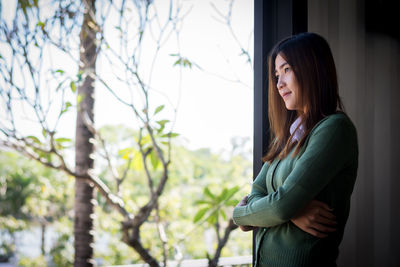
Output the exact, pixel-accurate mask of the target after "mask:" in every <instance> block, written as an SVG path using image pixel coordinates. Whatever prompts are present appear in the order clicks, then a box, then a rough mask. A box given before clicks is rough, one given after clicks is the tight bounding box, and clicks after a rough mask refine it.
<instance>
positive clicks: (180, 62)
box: [174, 59, 182, 66]
mask: <svg viewBox="0 0 400 267" xmlns="http://www.w3.org/2000/svg"><path fill="white" fill-rule="evenodd" d="M176 65H182V59H178V60H177V61H175V63H174V66H176Z"/></svg>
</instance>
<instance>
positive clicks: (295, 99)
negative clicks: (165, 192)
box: [275, 54, 301, 110]
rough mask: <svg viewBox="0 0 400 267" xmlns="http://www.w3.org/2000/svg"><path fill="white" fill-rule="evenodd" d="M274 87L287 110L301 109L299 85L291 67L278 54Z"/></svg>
mask: <svg viewBox="0 0 400 267" xmlns="http://www.w3.org/2000/svg"><path fill="white" fill-rule="evenodd" d="M275 76H276V78H277V81H278V82H277V84H276V87H277V88H278V92H279V94H280V95H281V97H282V99H283V101H284V102H285V105H286V108H287V109H288V110H301V109H300V107H299V85H298V82H297V79H296V76H295V75H294V72H293V69H292V67H291V66H290V65H289V64H288V63H287V62H286V60H285V59H284V58H283V57H282V56H281V55H280V54H278V55H277V56H276V59H275Z"/></svg>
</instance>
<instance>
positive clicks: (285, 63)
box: [275, 62, 289, 73]
mask: <svg viewBox="0 0 400 267" xmlns="http://www.w3.org/2000/svg"><path fill="white" fill-rule="evenodd" d="M285 65H289V63H287V62H284V63H282V64H281V65H280V66H279V68H278V69H281V68H282V67H283V66H285ZM277 72H278V70H277V69H275V73H277Z"/></svg>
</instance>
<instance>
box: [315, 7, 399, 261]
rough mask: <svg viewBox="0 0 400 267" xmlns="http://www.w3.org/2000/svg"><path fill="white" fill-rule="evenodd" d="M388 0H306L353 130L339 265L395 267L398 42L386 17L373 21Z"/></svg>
mask: <svg viewBox="0 0 400 267" xmlns="http://www.w3.org/2000/svg"><path fill="white" fill-rule="evenodd" d="M375 2H379V1H375ZM381 2H382V1H381ZM391 2H392V1H386V3H387V5H386V6H385V8H386V11H387V12H386V13H385V12H383V13H380V12H382V11H381V9H379V8H376V7H375V6H374V5H372V6H371V3H372V4H373V2H372V1H361V0H326V1H320V0H308V30H309V31H313V32H317V33H320V34H321V35H323V36H324V37H325V38H326V39H327V40H328V42H329V43H330V45H331V48H332V50H333V54H334V57H335V61H336V67H337V70H338V77H339V85H340V93H341V96H342V98H343V101H344V104H345V107H346V111H347V113H348V114H349V116H350V117H351V118H352V119H353V122H354V123H355V125H356V127H357V130H358V137H359V149H360V156H359V172H358V177H357V182H356V186H355V191H354V194H353V198H352V208H351V213H350V217H349V221H348V225H347V228H346V231H345V236H344V240H343V242H342V246H341V251H340V256H339V260H338V264H339V266H377V267H378V266H379V267H380V266H400V245H399V242H400V205H399V204H400V175H399V173H400V170H399V167H400V161H399V154H400V140H399V139H400V86H399V85H400V63H399V62H400V41H399V38H398V32H393V31H391V30H390V27H388V25H389V26H390V22H389V24H388V25H386V27H385V26H384V25H385V24H378V23H381V22H382V21H383V22H382V23H386V24H387V23H388V22H387V21H388V19H387V18H385V16H387V15H389V14H392V13H393V12H392V11H391V12H392V13H390V12H388V11H390V10H391V9H394V8H395V7H394V5H392V6H391V5H390V3H391ZM374 7H375V13H374ZM374 14H375V16H373V15H374ZM371 16H372V17H371ZM399 16H400V14H398V15H397V18H398V17H399ZM381 18H383V20H381ZM380 27H384V29H383V30H379V29H380ZM392 28H393V27H392ZM394 28H396V29H398V26H397V25H396V27H394ZM394 28H393V29H394Z"/></svg>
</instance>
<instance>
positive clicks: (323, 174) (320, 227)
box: [233, 120, 356, 237]
mask: <svg viewBox="0 0 400 267" xmlns="http://www.w3.org/2000/svg"><path fill="white" fill-rule="evenodd" d="M354 136H355V138H356V135H355V132H354V131H353V130H352V129H351V127H348V125H346V123H345V122H344V121H340V120H339V121H337V120H336V121H331V122H329V123H327V124H326V125H324V127H321V128H319V129H316V131H315V132H314V133H313V134H312V136H311V137H310V139H309V143H308V145H307V147H306V149H305V151H304V153H303V154H302V155H301V157H300V158H299V159H298V160H297V161H296V164H295V166H294V168H293V170H292V171H291V173H290V174H289V176H288V177H287V178H286V180H285V182H284V183H283V184H282V185H281V186H279V187H278V188H277V190H276V192H273V193H270V194H268V192H267V191H266V184H265V183H266V178H265V177H266V173H267V170H268V167H269V166H268V163H266V164H264V166H263V168H262V170H261V172H260V173H259V175H258V176H257V178H256V179H255V181H254V183H253V186H252V192H251V194H250V195H249V197H248V199H246V198H244V199H243V200H242V201H241V203H239V205H238V206H237V207H236V208H235V209H234V214H233V219H234V221H235V223H236V224H237V225H239V226H243V227H241V228H242V229H243V230H249V229H251V228H250V227H246V226H247V225H250V226H253V227H273V226H276V225H279V224H282V223H285V222H288V221H292V222H293V223H294V224H295V225H296V226H298V227H299V228H300V229H302V230H304V231H305V232H308V233H310V234H312V235H314V236H318V237H324V236H326V234H327V233H329V232H331V231H334V230H335V228H334V227H333V226H334V225H335V224H336V221H335V216H334V215H333V213H332V210H331V209H330V207H328V205H327V204H325V203H323V202H320V201H316V200H314V198H315V197H316V195H317V194H318V193H319V192H321V191H322V190H323V188H324V187H325V186H326V185H327V184H328V183H329V182H330V181H331V180H332V178H333V177H335V176H336V175H337V174H338V172H339V171H340V170H341V169H342V168H343V166H344V165H345V164H346V163H347V161H348V159H349V158H348V157H351V156H352V154H353V153H354V151H355V150H353V148H352V147H354V146H352V145H353V143H354V140H355V139H354Z"/></svg>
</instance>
